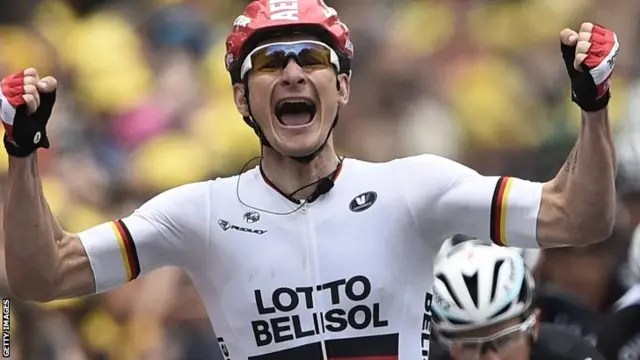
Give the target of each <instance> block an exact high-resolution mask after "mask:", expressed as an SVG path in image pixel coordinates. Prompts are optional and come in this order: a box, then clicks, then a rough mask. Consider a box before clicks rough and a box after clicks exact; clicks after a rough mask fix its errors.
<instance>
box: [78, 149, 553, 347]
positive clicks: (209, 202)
mask: <svg viewBox="0 0 640 360" xmlns="http://www.w3.org/2000/svg"><path fill="white" fill-rule="evenodd" d="M237 187H238V192H239V194H240V197H241V198H242V200H243V202H245V203H246V204H248V205H250V206H251V207H252V208H250V207H247V206H245V205H242V204H241V203H240V202H239V201H238V199H237V195H236V188H237ZM541 194H542V185H541V184H540V183H533V182H529V181H523V180H519V179H514V178H507V177H484V176H481V175H479V174H478V173H477V172H475V171H474V170H471V169H469V168H467V167H465V166H463V165H461V164H458V163H456V162H454V161H451V160H448V159H445V158H442V157H438V156H434V155H421V156H415V157H409V158H404V159H399V160H394V161H391V162H388V163H369V162H364V161H359V160H352V159H346V160H345V161H344V164H343V166H342V169H341V171H340V174H339V175H338V176H337V178H336V179H335V186H334V187H333V189H332V190H331V191H330V192H329V193H327V194H326V195H323V196H321V197H320V198H319V199H317V200H316V201H314V202H313V203H310V204H308V205H305V206H304V207H303V208H302V209H300V210H299V211H297V212H295V213H293V214H291V215H274V214H270V213H268V212H265V211H260V210H256V209H266V210H268V211H271V212H287V211H292V210H293V209H295V208H296V207H297V206H299V205H296V204H294V203H293V202H291V201H290V200H287V199H286V198H285V197H284V196H282V195H281V194H280V193H279V192H278V191H276V190H275V189H273V188H272V187H270V186H269V185H268V184H267V183H266V182H265V180H264V179H263V178H262V175H261V172H260V171H259V169H258V168H256V169H253V170H249V171H248V172H246V173H244V174H242V175H241V176H239V177H238V176H236V177H231V178H222V179H217V180H214V181H207V182H201V183H194V184H189V185H184V186H181V187H178V188H176V189H173V190H169V191H167V192H164V193H162V194H160V195H158V196H157V197H155V198H154V199H152V200H150V201H149V202H147V203H146V204H144V205H143V206H142V207H140V208H139V209H138V210H136V211H135V212H134V213H133V214H132V215H130V216H129V217H127V218H124V219H121V220H118V221H114V222H111V223H106V224H102V225H99V226H96V227H94V228H92V229H90V230H87V231H85V232H82V233H81V234H80V238H81V240H82V242H83V244H84V247H85V249H86V251H87V254H88V256H89V259H90V262H91V266H92V268H93V272H94V276H95V280H96V284H97V289H96V291H98V292H101V291H105V290H108V289H111V288H113V287H115V286H118V285H120V284H123V283H125V282H127V281H129V280H131V279H133V278H136V277H137V276H138V275H139V274H145V273H148V272H149V271H151V270H153V269H156V268H159V267H161V266H166V265H173V266H179V267H181V268H183V269H184V270H185V271H186V272H187V273H188V274H189V275H190V276H191V279H192V280H193V282H194V284H195V286H196V287H197V288H198V290H199V293H200V295H201V296H202V298H203V301H204V304H205V306H206V308H207V311H208V314H209V316H210V319H211V322H212V324H213V327H214V329H215V332H216V334H217V336H218V337H219V341H220V344H221V348H222V351H223V353H224V355H225V357H226V358H227V359H233V360H236V359H241V360H246V359H252V360H270V359H278V360H287V359H295V360H301V359H304V360H316V359H317V360H328V359H335V360H338V359H340V360H346V359H358V360H372V359H375V360H391V359H402V360H414V359H419V358H423V359H426V358H427V356H428V352H429V336H430V317H431V312H430V303H431V295H430V294H429V292H430V290H431V287H432V283H433V279H432V268H433V260H434V258H435V255H436V254H437V252H438V249H439V248H440V245H441V244H442V242H443V241H444V240H445V239H446V238H447V237H449V236H451V235H453V234H454V233H464V234H468V235H470V236H474V237H478V238H486V239H489V238H491V239H493V240H494V241H496V242H498V243H501V244H512V245H515V246H519V247H537V246H538V244H537V241H536V218H537V215H538V211H539V208H540V200H541Z"/></svg>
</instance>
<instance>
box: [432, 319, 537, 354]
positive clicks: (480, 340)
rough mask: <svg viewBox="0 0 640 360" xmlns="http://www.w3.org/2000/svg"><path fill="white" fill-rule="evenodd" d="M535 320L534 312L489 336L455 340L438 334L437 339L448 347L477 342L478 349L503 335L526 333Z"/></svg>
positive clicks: (531, 327)
mask: <svg viewBox="0 0 640 360" xmlns="http://www.w3.org/2000/svg"><path fill="white" fill-rule="evenodd" d="M537 320H538V318H537V316H536V314H531V316H529V317H528V318H527V319H526V320H525V321H523V322H521V323H519V324H516V325H513V326H510V327H508V328H506V329H502V330H500V331H498V332H497V333H495V334H491V335H489V336H483V337H468V338H456V339H455V340H452V339H451V338H445V337H443V336H439V337H438V340H439V341H440V342H441V343H442V344H444V345H446V346H447V347H448V348H452V347H458V346H464V345H472V344H477V345H478V349H481V348H482V346H483V345H484V344H487V343H493V342H495V341H496V340H498V339H499V338H501V337H503V336H506V335H511V334H513V333H516V332H521V333H527V332H528V331H531V329H533V327H534V326H535V324H536V322H537Z"/></svg>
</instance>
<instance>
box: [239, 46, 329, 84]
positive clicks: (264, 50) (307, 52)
mask: <svg viewBox="0 0 640 360" xmlns="http://www.w3.org/2000/svg"><path fill="white" fill-rule="evenodd" d="M291 58H294V59H295V61H296V62H297V63H298V65H300V66H301V67H302V68H303V69H306V70H319V69H326V68H328V67H330V66H334V67H335V69H336V70H337V71H340V61H339V60H338V54H336V52H335V51H334V50H333V49H332V48H331V47H329V46H328V45H326V44H324V43H322V42H319V41H311V40H304V41H293V42H278V43H271V44H266V45H262V46H258V47H257V48H255V49H253V51H251V52H250V53H249V55H247V57H246V58H245V59H244V61H243V62H242V66H241V67H240V77H241V78H242V79H244V77H245V75H246V74H247V73H248V72H249V71H251V70H253V71H254V72H257V73H272V72H276V71H279V70H282V69H284V68H285V67H286V66H287V64H289V59H291Z"/></svg>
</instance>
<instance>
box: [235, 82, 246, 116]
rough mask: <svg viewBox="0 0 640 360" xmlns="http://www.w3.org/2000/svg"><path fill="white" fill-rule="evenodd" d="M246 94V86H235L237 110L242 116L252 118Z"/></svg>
mask: <svg viewBox="0 0 640 360" xmlns="http://www.w3.org/2000/svg"><path fill="white" fill-rule="evenodd" d="M244 92H245V86H244V84H233V100H234V102H235V103H236V109H237V110H238V112H239V113H240V115H242V116H244V117H247V116H250V114H249V104H247V97H246V96H245V93H244Z"/></svg>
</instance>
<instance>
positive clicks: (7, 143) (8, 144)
mask: <svg viewBox="0 0 640 360" xmlns="http://www.w3.org/2000/svg"><path fill="white" fill-rule="evenodd" d="M4 148H5V149H6V150H7V154H9V155H10V156H14V157H19V158H25V157H27V156H29V155H31V154H33V153H34V152H35V151H36V149H37V148H38V147H37V146H36V145H34V146H33V147H31V148H22V147H19V146H18V145H16V144H15V143H14V142H13V141H11V140H9V136H7V134H4Z"/></svg>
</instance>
